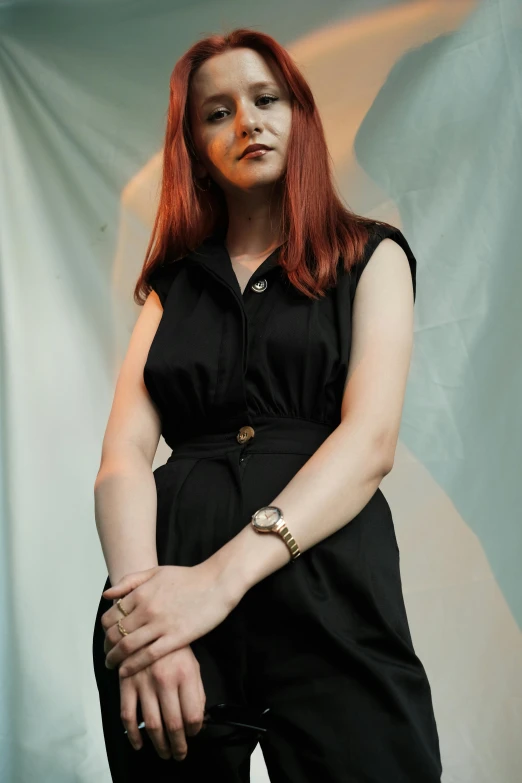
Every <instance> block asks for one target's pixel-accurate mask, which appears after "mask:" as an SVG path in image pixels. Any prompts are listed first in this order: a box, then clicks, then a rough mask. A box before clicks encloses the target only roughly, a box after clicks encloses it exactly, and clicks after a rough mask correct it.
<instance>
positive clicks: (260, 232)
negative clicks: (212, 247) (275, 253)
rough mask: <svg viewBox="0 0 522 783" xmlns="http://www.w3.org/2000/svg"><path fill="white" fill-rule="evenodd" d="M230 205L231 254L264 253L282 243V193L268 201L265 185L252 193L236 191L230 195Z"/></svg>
mask: <svg viewBox="0 0 522 783" xmlns="http://www.w3.org/2000/svg"><path fill="white" fill-rule="evenodd" d="M227 207H228V229H227V234H226V238H225V244H226V246H227V248H228V251H229V253H230V255H231V256H234V257H238V256H249V257H255V256H260V255H263V254H265V253H267V252H271V251H272V250H274V249H275V248H276V247H278V246H279V245H280V244H282V242H283V238H282V237H281V232H280V214H281V210H280V197H279V196H278V195H276V194H274V195H272V197H271V198H270V199H269V200H267V198H266V191H265V190H264V189H262V188H260V189H259V190H257V191H254V192H253V193H250V194H248V195H245V193H244V192H242V193H239V194H233V195H232V196H228V197H227Z"/></svg>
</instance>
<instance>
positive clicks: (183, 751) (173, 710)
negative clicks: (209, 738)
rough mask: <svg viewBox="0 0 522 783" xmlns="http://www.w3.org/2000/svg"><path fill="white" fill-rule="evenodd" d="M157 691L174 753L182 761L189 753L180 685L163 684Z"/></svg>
mask: <svg viewBox="0 0 522 783" xmlns="http://www.w3.org/2000/svg"><path fill="white" fill-rule="evenodd" d="M157 692H158V698H159V701H160V704H161V714H162V715H163V720H164V722H165V728H166V731H167V737H168V739H169V742H170V747H171V749H172V755H173V756H174V758H175V759H176V760H177V761H182V760H183V759H184V758H185V756H186V755H187V739H186V736H185V726H184V724H183V716H182V714H181V706H180V703H179V695H178V686H177V685H176V684H174V683H172V684H171V683H169V684H168V685H161V686H158V691H157Z"/></svg>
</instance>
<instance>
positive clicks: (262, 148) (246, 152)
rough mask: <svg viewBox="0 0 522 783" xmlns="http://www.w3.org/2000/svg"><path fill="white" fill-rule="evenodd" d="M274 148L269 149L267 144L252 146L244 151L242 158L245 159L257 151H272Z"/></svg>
mask: <svg viewBox="0 0 522 783" xmlns="http://www.w3.org/2000/svg"><path fill="white" fill-rule="evenodd" d="M271 149H272V147H267V145H266V144H251V145H250V146H249V147H247V148H246V150H244V151H243V153H242V155H241V156H240V159H241V158H244V157H245V155H248V153H249V152H256V151H257V150H271Z"/></svg>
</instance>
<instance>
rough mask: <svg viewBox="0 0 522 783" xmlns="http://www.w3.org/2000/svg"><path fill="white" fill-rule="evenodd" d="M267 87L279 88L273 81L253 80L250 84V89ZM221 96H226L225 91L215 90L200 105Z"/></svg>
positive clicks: (221, 97) (220, 98)
mask: <svg viewBox="0 0 522 783" xmlns="http://www.w3.org/2000/svg"><path fill="white" fill-rule="evenodd" d="M269 88H272V89H275V90H278V89H279V87H278V86H277V84H276V83H275V82H254V83H253V84H251V85H250V89H251V90H264V89H269ZM223 98H228V94H227V93H226V92H217V93H215V94H214V95H209V96H208V98H205V100H204V101H202V103H201V105H202V106H204V105H205V104H206V103H210V102H211V101H220V100H222V99H223Z"/></svg>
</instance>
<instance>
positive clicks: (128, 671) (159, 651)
mask: <svg viewBox="0 0 522 783" xmlns="http://www.w3.org/2000/svg"><path fill="white" fill-rule="evenodd" d="M142 628H149V626H148V625H147V626H142ZM151 634H152V632H151ZM151 638H152V642H150V643H149V644H142V645H141V646H140V648H139V649H138V650H137V652H134V654H133V655H128V656H127V657H126V658H125V661H124V663H123V665H122V667H121V669H120V674H121V676H122V677H130V676H131V675H132V674H136V673H137V672H139V671H141V670H142V669H145V668H146V667H147V666H150V665H151V664H153V663H154V662H155V661H159V659H160V658H163V656H164V655H168V654H169V653H171V652H174V651H175V650H178V649H180V647H181V646H182V645H179V644H177V642H176V640H175V639H174V638H173V637H172V636H171V635H168V634H163V635H161V634H159V633H156V634H154V637H151Z"/></svg>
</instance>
